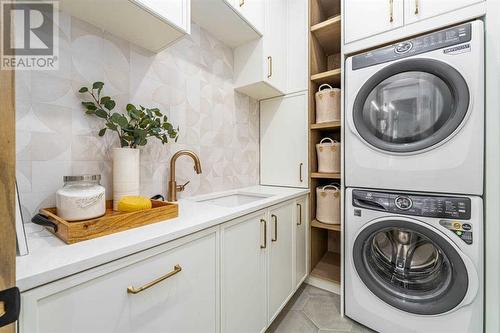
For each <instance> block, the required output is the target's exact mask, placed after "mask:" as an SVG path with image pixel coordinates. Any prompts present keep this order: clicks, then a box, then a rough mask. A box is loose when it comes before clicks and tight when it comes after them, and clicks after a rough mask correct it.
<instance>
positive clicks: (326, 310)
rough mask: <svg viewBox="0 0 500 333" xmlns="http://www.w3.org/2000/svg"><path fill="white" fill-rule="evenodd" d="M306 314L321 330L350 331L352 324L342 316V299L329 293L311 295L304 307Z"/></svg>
mask: <svg viewBox="0 0 500 333" xmlns="http://www.w3.org/2000/svg"><path fill="white" fill-rule="evenodd" d="M303 311H304V313H305V314H306V316H307V317H308V318H309V319H311V321H312V322H313V323H314V324H315V325H316V326H317V327H318V328H320V329H327V330H337V331H350V330H351V329H352V326H353V325H352V322H351V321H350V320H349V319H347V318H342V317H341V316H340V297H339V296H338V295H335V294H331V293H328V294H326V295H317V296H315V295H310V297H309V299H308V300H307V302H306V304H305V306H304V310H303Z"/></svg>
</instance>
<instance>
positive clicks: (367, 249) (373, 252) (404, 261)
mask: <svg viewBox="0 0 500 333" xmlns="http://www.w3.org/2000/svg"><path fill="white" fill-rule="evenodd" d="M353 260H354V266H355V268H356V271H357V272H358V275H359V276H360V278H361V280H362V281H363V283H364V284H365V285H366V286H367V287H368V288H369V289H370V290H371V291H372V292H373V293H374V294H375V295H376V296H377V297H379V298H380V299H381V300H383V301H384V302H386V303H388V304H390V305H392V306H394V307H395V308H398V309H400V310H403V311H406V312H410V313H415V314H421V315H434V314H440V313H444V312H447V311H450V310H452V309H453V308H455V307H456V306H457V305H458V304H460V302H461V301H462V300H463V298H464V297H465V294H466V293H467V288H468V274H467V269H466V267H465V264H464V262H463V260H462V258H461V257H460V255H459V253H458V252H457V251H456V250H455V248H454V247H453V246H451V244H450V243H449V241H448V240H446V239H445V238H443V237H442V236H440V235H438V234H437V233H436V232H434V231H432V230H431V229H429V228H427V227H424V226H422V225H419V224H416V223H412V222H408V221H407V220H385V221H381V222H378V223H375V224H373V225H371V226H369V227H367V228H365V229H364V230H363V231H362V232H361V233H360V234H359V236H358V237H357V238H356V241H355V242H354V248H353Z"/></svg>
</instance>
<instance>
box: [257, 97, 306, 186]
mask: <svg viewBox="0 0 500 333" xmlns="http://www.w3.org/2000/svg"><path fill="white" fill-rule="evenodd" d="M307 138H308V136H307V94H306V92H300V93H295V94H290V95H286V96H283V97H276V98H272V99H267V100H263V101H261V102H260V183H261V184H262V185H276V186H292V187H303V188H307V187H308V180H307V179H308V178H307V177H308V164H307V163H308V158H307Z"/></svg>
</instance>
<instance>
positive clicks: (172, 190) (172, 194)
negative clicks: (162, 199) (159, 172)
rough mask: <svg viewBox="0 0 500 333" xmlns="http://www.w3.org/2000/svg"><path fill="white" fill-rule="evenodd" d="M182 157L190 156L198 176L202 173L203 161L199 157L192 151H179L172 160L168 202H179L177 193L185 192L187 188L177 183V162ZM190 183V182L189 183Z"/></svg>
mask: <svg viewBox="0 0 500 333" xmlns="http://www.w3.org/2000/svg"><path fill="white" fill-rule="evenodd" d="M181 156H189V157H191V158H192V159H193V161H194V171H196V173H197V174H200V173H201V172H202V171H201V161H200V158H199V157H198V155H196V153H195V152H193V151H191V150H179V151H178V152H176V153H175V154H174V155H173V156H172V158H171V159H170V179H169V182H168V201H177V192H182V191H184V188H185V186H186V185H187V183H186V184H184V185H177V183H176V181H175V162H176V161H177V159H178V158H179V157H181ZM188 183H189V182H188Z"/></svg>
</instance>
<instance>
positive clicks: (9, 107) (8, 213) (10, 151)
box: [0, 70, 16, 333]
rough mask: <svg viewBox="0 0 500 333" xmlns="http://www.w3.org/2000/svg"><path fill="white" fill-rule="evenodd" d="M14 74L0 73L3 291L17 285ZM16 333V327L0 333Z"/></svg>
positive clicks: (0, 266)
mask: <svg viewBox="0 0 500 333" xmlns="http://www.w3.org/2000/svg"><path fill="white" fill-rule="evenodd" d="M14 98H15V92H14V70H0V115H1V118H0V119H1V120H0V142H1V144H2V148H1V149H0V290H3V289H6V288H10V287H13V286H15V284H16V266H15V265H16V230H15V216H16V214H15V208H16V205H15V170H16V169H15V168H16V156H15V100H14ZM13 332H15V324H11V325H8V326H6V327H3V328H0V333H13Z"/></svg>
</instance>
